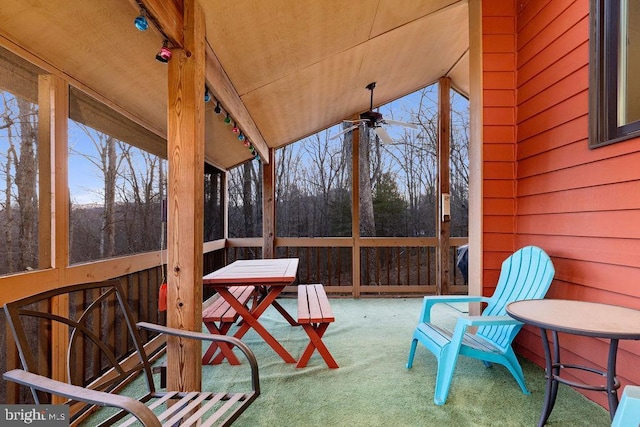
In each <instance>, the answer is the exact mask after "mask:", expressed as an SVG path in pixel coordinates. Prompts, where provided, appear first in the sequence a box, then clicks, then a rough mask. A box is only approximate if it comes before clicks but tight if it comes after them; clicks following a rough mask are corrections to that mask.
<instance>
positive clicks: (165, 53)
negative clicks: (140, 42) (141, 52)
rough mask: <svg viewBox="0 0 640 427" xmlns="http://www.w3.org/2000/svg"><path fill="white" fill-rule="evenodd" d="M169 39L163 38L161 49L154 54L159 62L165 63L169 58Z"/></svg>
mask: <svg viewBox="0 0 640 427" xmlns="http://www.w3.org/2000/svg"><path fill="white" fill-rule="evenodd" d="M168 45H169V40H165V41H163V42H162V49H160V52H158V54H157V55H156V59H157V60H158V61H160V62H164V63H167V62H169V60H170V59H171V50H169V47H168Z"/></svg>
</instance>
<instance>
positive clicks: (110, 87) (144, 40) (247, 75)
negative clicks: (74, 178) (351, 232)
mask: <svg viewBox="0 0 640 427" xmlns="http://www.w3.org/2000/svg"><path fill="white" fill-rule="evenodd" d="M138 1H140V3H141V4H144V3H145V2H144V0H83V1H72V2H70V1H68V0H48V1H46V2H43V1H40V0H3V1H2V7H0V44H3V45H5V46H6V47H8V48H9V49H10V50H13V51H14V52H17V53H18V54H23V55H25V54H26V55H27V56H28V57H29V58H30V59H31V60H34V61H36V62H38V65H40V66H41V67H43V68H45V69H50V70H57V71H56V72H59V73H62V74H64V75H65V76H67V77H68V78H70V79H71V81H72V82H73V83H74V84H75V85H77V86H78V87H79V88H81V89H90V92H91V93H95V94H98V95H99V96H100V97H102V98H103V101H105V100H106V101H107V102H108V103H111V104H112V105H115V106H118V107H120V108H121V109H123V110H125V111H127V112H129V114H130V115H131V116H133V117H135V118H137V119H138V120H139V121H140V122H142V123H143V124H144V125H145V126H146V127H148V128H149V129H151V130H153V131H154V132H156V133H158V134H159V135H161V136H166V123H167V120H166V115H167V102H166V98H167V71H166V64H162V63H160V62H158V61H156V60H155V55H156V53H157V52H158V50H159V49H160V47H161V46H162V41H163V38H164V37H163V35H162V34H161V33H160V32H159V31H157V30H155V28H150V29H149V30H148V31H146V32H140V31H138V30H137V29H136V28H135V27H134V25H133V20H134V18H135V17H136V16H137V15H138V13H139V10H138V8H137V6H136V3H137V2H138ZM200 3H201V5H202V7H203V9H204V11H205V16H206V18H205V20H206V37H207V43H208V46H209V48H210V52H212V53H213V54H214V55H215V57H216V58H217V60H218V61H219V63H220V65H221V66H222V68H223V71H224V73H225V74H226V76H227V77H228V80H229V81H230V83H231V85H232V87H233V89H234V90H235V92H236V93H237V96H239V99H240V100H241V101H242V103H243V104H244V107H245V108H246V111H247V113H248V116H249V117H250V119H251V120H252V121H253V122H254V123H255V125H256V127H257V131H258V132H259V134H260V136H261V138H262V139H263V140H264V141H265V142H266V144H267V145H268V146H269V147H272V148H273V147H280V146H283V145H286V144H289V143H291V142H294V141H296V140H298V139H300V138H302V137H305V136H307V135H310V134H313V133H315V132H317V131H319V130H322V129H324V128H327V127H328V126H331V125H333V124H336V123H339V122H340V121H341V120H342V119H345V118H349V117H353V116H354V115H356V114H358V113H360V112H363V111H365V110H367V109H368V107H369V93H368V91H367V90H366V89H365V86H366V85H367V84H368V83H370V82H373V81H375V82H377V86H376V90H375V99H374V102H375V104H376V105H379V104H384V103H387V102H389V101H392V100H394V99H397V98H399V97H402V96H403V95H406V94H408V93H411V92H413V91H415V90H418V89H420V88H422V87H425V86H427V85H429V84H431V83H433V82H435V81H436V80H438V78H440V77H442V76H449V77H451V79H452V85H453V86H454V87H455V88H457V89H458V90H459V91H461V92H462V93H465V94H466V93H468V86H469V70H468V67H469V61H468V47H469V30H468V29H469V25H468V5H467V1H466V0H356V1H344V0H311V1H299V0H268V1H267V0H236V1H225V0H200ZM2 39H3V40H2ZM212 89H213V91H214V92H215V88H212ZM203 92H204V88H203ZM213 107H214V105H213V103H211V104H209V106H208V107H207V108H208V109H207V131H206V132H207V142H206V144H207V147H206V150H205V151H206V157H207V159H208V160H209V161H210V162H212V163H213V164H215V165H217V166H219V167H222V168H229V167H231V166H234V165H237V164H239V163H242V162H244V161H246V160H248V159H250V158H251V155H250V153H249V151H248V150H247V149H246V148H245V147H244V146H243V145H242V144H241V143H240V142H239V141H238V140H237V139H236V137H235V135H234V134H232V133H231V132H229V130H228V128H227V127H225V126H224V124H223V123H222V120H223V118H222V117H221V116H219V115H215V114H214V113H213Z"/></svg>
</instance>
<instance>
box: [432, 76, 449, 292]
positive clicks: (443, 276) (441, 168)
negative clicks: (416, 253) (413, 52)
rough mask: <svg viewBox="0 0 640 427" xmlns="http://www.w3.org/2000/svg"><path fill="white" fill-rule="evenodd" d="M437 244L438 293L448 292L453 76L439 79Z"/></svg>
mask: <svg viewBox="0 0 640 427" xmlns="http://www.w3.org/2000/svg"><path fill="white" fill-rule="evenodd" d="M438 88H439V92H438V182H439V187H440V188H439V191H438V194H439V197H438V206H439V209H438V214H437V215H438V218H437V219H436V223H437V224H438V247H437V250H436V254H437V255H436V258H437V264H436V265H437V271H438V277H437V283H436V289H437V291H436V292H437V293H438V295H446V294H448V292H449V263H450V257H449V235H450V234H451V212H450V204H449V201H450V194H451V193H450V184H449V175H450V173H449V157H450V148H449V147H450V138H451V79H450V78H449V77H441V78H440V80H439V82H438Z"/></svg>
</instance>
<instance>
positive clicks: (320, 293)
mask: <svg viewBox="0 0 640 427" xmlns="http://www.w3.org/2000/svg"><path fill="white" fill-rule="evenodd" d="M333 321H335V318H334V317H333V310H332V309H331V305H330V304H329V298H327V293H326V292H325V290H324V287H323V286H322V285H317V284H316V285H299V286H298V323H329V322H333Z"/></svg>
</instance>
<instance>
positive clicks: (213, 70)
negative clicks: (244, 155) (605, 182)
mask: <svg viewBox="0 0 640 427" xmlns="http://www.w3.org/2000/svg"><path fill="white" fill-rule="evenodd" d="M206 51H207V69H206V72H205V80H206V81H207V83H208V88H209V90H210V91H211V92H212V93H213V96H214V97H215V98H216V99H217V100H218V101H220V104H222V107H223V108H224V110H225V111H226V112H227V113H229V115H230V116H231V117H232V118H233V120H235V122H236V125H237V126H238V127H239V128H240V129H241V130H242V132H243V133H244V135H245V136H246V137H247V139H248V140H249V141H250V142H251V144H253V147H254V148H255V149H256V151H258V153H259V154H260V157H261V158H262V161H263V162H264V163H268V162H269V148H268V147H267V143H266V142H265V140H264V138H263V137H262V134H261V133H260V131H259V130H258V127H257V126H256V124H255V122H254V121H253V119H252V118H251V115H250V114H249V111H248V110H247V107H245V105H244V103H243V102H242V99H240V95H238V92H237V91H236V89H235V87H234V86H233V83H231V80H230V79H229V76H227V73H226V72H225V71H224V69H223V68H222V65H221V64H220V61H218V57H217V56H216V54H215V52H214V51H213V49H211V47H210V46H209V45H207V46H206Z"/></svg>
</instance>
